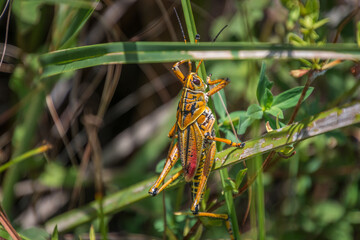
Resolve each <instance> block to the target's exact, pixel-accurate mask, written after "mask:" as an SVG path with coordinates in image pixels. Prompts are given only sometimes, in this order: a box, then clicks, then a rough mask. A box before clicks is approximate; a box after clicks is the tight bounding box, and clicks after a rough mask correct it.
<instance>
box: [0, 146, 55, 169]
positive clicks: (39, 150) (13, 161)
mask: <svg viewBox="0 0 360 240" xmlns="http://www.w3.org/2000/svg"><path fill="white" fill-rule="evenodd" d="M50 147H51V146H50V145H49V144H45V145H43V146H40V147H38V148H35V149H33V150H30V151H28V152H26V153H24V154H21V155H20V156H18V157H15V158H13V159H11V160H10V161H8V162H6V163H5V164H3V165H1V166H0V173H1V172H3V171H5V170H6V169H8V168H9V167H11V166H12V165H14V164H17V163H19V162H22V161H24V160H26V159H28V158H30V157H32V156H35V155H37V154H40V153H44V152H46V151H47V150H49V149H50Z"/></svg>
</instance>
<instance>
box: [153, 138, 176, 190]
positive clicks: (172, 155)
mask: <svg viewBox="0 0 360 240" xmlns="http://www.w3.org/2000/svg"><path fill="white" fill-rule="evenodd" d="M178 159H179V148H178V144H177V143H176V144H174V145H173V147H172V148H171V150H170V152H169V154H168V157H167V159H166V162H165V166H164V168H163V170H162V172H161V173H160V176H159V178H158V179H157V180H156V182H155V183H154V185H153V186H152V187H151V188H150V190H149V194H150V195H151V196H156V195H157V194H158V193H159V192H161V191H162V190H163V189H164V188H165V187H166V186H167V185H169V184H170V183H171V182H169V181H170V180H172V181H174V180H175V179H176V178H177V177H179V176H180V175H181V173H177V174H175V175H174V176H173V177H172V178H171V179H170V180H169V181H168V182H166V184H164V185H162V186H161V184H162V183H163V182H164V180H165V177H166V176H167V175H168V173H169V172H170V170H171V169H172V167H173V166H174V165H175V163H176V162H177V160H178Z"/></svg>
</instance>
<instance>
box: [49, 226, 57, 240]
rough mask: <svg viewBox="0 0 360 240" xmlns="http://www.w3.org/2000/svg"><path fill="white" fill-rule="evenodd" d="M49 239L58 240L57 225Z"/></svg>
mask: <svg viewBox="0 0 360 240" xmlns="http://www.w3.org/2000/svg"><path fill="white" fill-rule="evenodd" d="M51 240H59V232H58V229H57V225H55V228H54V231H53V233H52V235H51Z"/></svg>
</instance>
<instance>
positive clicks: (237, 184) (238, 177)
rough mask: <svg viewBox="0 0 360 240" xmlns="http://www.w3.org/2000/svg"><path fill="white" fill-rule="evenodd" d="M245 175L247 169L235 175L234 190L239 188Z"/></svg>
mask: <svg viewBox="0 0 360 240" xmlns="http://www.w3.org/2000/svg"><path fill="white" fill-rule="evenodd" d="M246 173H247V168H245V169H242V170H240V171H239V172H238V173H237V174H236V178H235V187H236V189H238V188H239V187H240V184H241V183H242V181H243V179H244V177H245V174H246Z"/></svg>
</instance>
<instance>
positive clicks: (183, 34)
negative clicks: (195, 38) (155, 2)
mask: <svg viewBox="0 0 360 240" xmlns="http://www.w3.org/2000/svg"><path fill="white" fill-rule="evenodd" d="M174 12H175V15H176V18H177V20H178V23H179V26H180V30H181V34H182V36H183V38H184V42H185V43H186V37H185V33H184V29H183V27H182V25H181V21H180V18H179V15H178V13H177V11H176V8H175V7H174Z"/></svg>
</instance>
